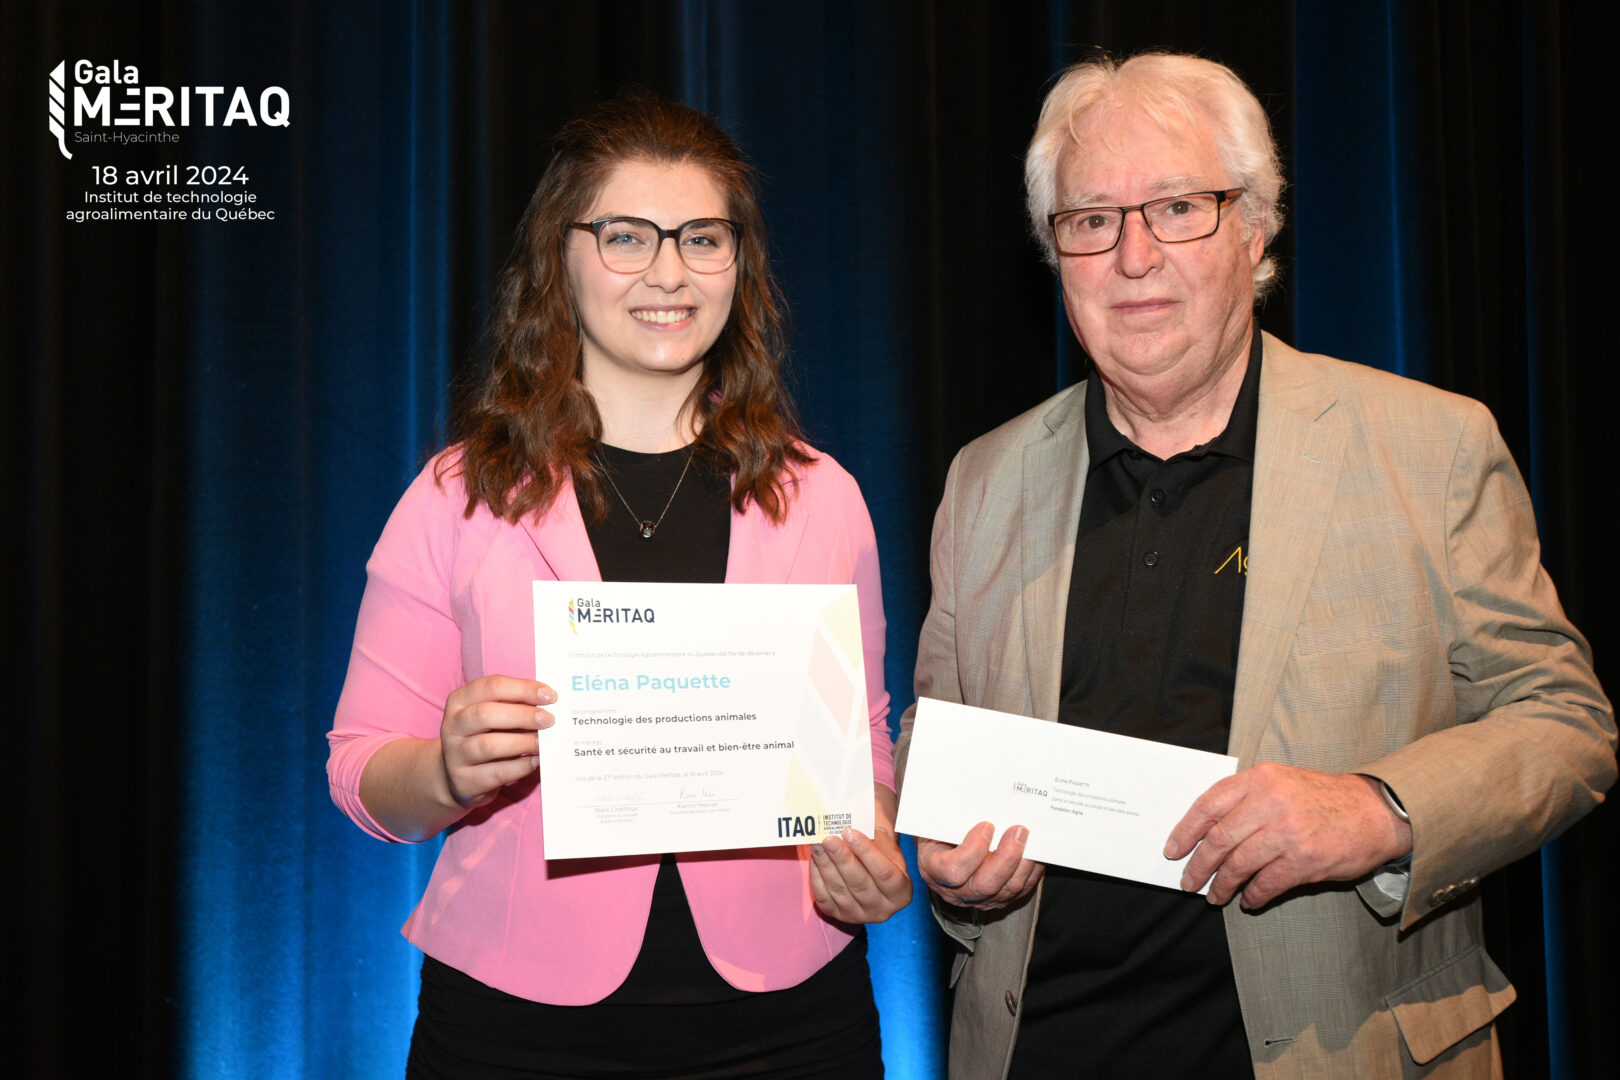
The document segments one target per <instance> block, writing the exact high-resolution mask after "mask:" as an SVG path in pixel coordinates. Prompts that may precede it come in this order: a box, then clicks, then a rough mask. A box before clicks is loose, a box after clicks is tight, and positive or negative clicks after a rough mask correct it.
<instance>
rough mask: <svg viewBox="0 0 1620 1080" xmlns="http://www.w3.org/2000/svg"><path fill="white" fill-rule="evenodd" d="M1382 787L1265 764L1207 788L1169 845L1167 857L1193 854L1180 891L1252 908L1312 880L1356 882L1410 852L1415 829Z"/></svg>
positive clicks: (1355, 777) (1375, 782) (1353, 776)
mask: <svg viewBox="0 0 1620 1080" xmlns="http://www.w3.org/2000/svg"><path fill="white" fill-rule="evenodd" d="M1379 783H1380V782H1379V781H1378V780H1375V779H1373V778H1372V777H1370V776H1360V775H1357V774H1353V773H1352V774H1345V775H1338V774H1334V773H1323V772H1316V771H1315V770H1313V769H1301V768H1297V767H1295V766H1292V765H1278V764H1275V763H1273V762H1262V763H1260V764H1258V765H1255V766H1253V767H1251V768H1248V769H1244V770H1243V771H1242V772H1240V773H1237V774H1236V775H1234V776H1229V777H1227V778H1226V779H1224V780H1221V781H1219V782H1218V783H1216V784H1214V785H1213V786H1211V787H1210V789H1209V790H1208V791H1206V792H1204V793H1203V794H1202V795H1200V796H1199V797H1198V800H1197V801H1196V802H1194V803H1193V804H1192V808H1191V809H1190V810H1188V811H1187V813H1186V816H1184V817H1183V818H1182V819H1181V821H1180V822H1179V823H1178V824H1177V825H1176V827H1175V829H1174V830H1172V831H1171V833H1170V841H1169V843H1167V844H1165V847H1164V855H1165V858H1167V859H1179V858H1181V857H1182V856H1184V855H1186V854H1187V852H1189V851H1193V848H1194V847H1195V846H1196V847H1197V850H1196V851H1193V856H1192V858H1191V859H1188V860H1187V866H1186V868H1185V870H1184V871H1183V872H1182V875H1181V887H1182V888H1183V889H1186V890H1187V891H1188V892H1197V891H1198V890H1199V889H1201V888H1203V885H1204V882H1206V881H1210V878H1211V876H1213V878H1214V880H1213V881H1212V882H1211V884H1210V887H1209V902H1210V903H1212V904H1225V903H1226V902H1227V901H1229V900H1231V899H1232V898H1233V897H1234V896H1236V895H1237V894H1238V893H1239V892H1240V891H1241V892H1242V894H1243V898H1242V903H1243V906H1244V907H1246V908H1251V909H1252V908H1258V907H1262V906H1264V905H1265V904H1268V903H1270V902H1271V901H1272V900H1274V899H1276V898H1277V897H1278V896H1281V895H1282V894H1283V893H1285V892H1287V891H1288V890H1289V889H1293V888H1297V887H1298V886H1300V885H1308V884H1310V883H1312V882H1316V881H1356V880H1358V879H1360V878H1361V877H1363V876H1365V875H1366V874H1367V873H1368V872H1369V871H1371V870H1374V869H1376V868H1377V867H1380V866H1383V865H1384V864H1385V863H1388V862H1391V861H1392V860H1395V859H1399V858H1401V857H1403V856H1405V855H1406V854H1408V853H1409V852H1411V850H1412V826H1411V825H1409V824H1408V823H1407V822H1405V821H1402V820H1401V819H1400V818H1399V817H1397V816H1396V814H1395V812H1394V810H1392V809H1391V808H1390V806H1389V804H1388V803H1387V802H1386V801H1385V799H1384V796H1383V792H1382V791H1380V790H1379Z"/></svg>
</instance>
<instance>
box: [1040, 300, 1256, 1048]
mask: <svg viewBox="0 0 1620 1080" xmlns="http://www.w3.org/2000/svg"><path fill="white" fill-rule="evenodd" d="M1252 336H1253V341H1252V344H1251V346H1250V350H1249V361H1248V369H1247V371H1246V372H1245V374H1244V377H1243V383H1242V386H1241V388H1240V389H1239V391H1238V397H1237V401H1236V403H1235V404H1234V406H1233V409H1232V415H1231V417H1230V419H1229V420H1228V422H1227V425H1226V429H1225V430H1224V431H1223V432H1221V434H1220V435H1218V436H1216V437H1215V438H1214V439H1212V440H1210V441H1209V442H1208V443H1205V444H1204V445H1202V446H1197V447H1194V448H1193V449H1191V450H1188V451H1186V452H1185V453H1181V454H1177V455H1175V456H1174V457H1172V458H1170V459H1169V460H1167V461H1161V460H1160V459H1159V458H1156V457H1154V456H1153V455H1152V454H1149V453H1147V452H1145V451H1143V450H1141V449H1139V448H1137V447H1136V446H1135V445H1134V444H1132V443H1131V442H1130V440H1129V439H1127V438H1126V437H1125V436H1124V435H1122V434H1120V432H1119V430H1118V429H1117V428H1115V427H1114V424H1113V422H1112V421H1111V420H1110V419H1109V418H1108V412H1107V407H1106V405H1107V400H1106V396H1105V395H1106V391H1105V389H1104V387H1103V385H1102V382H1101V380H1099V379H1095V378H1094V379H1092V380H1091V384H1090V386H1089V387H1088V389H1087V392H1086V404H1085V409H1086V444H1087V446H1088V448H1089V449H1090V453H1091V463H1090V467H1089V470H1088V472H1087V474H1086V489H1085V497H1084V499H1083V500H1082V501H1081V509H1080V531H1079V536H1078V539H1077V541H1076V543H1075V550H1074V571H1073V575H1072V577H1071V579H1070V585H1069V601H1068V607H1067V609H1066V613H1065V618H1064V632H1063V676H1062V678H1063V682H1062V698H1061V704H1060V707H1059V719H1060V720H1061V721H1062V722H1063V723H1065V724H1078V725H1081V726H1083V727H1089V728H1095V729H1097V730H1101V731H1112V732H1117V733H1119V734H1122V735H1132V736H1136V737H1138V738H1145V739H1154V740H1157V741H1159V742H1167V743H1174V744H1176V745H1178V746H1188V747H1192V748H1195V749H1198V750H1208V751H1212V752H1214V753H1225V752H1226V746H1227V736H1228V732H1229V730H1230V726H1231V714H1232V687H1233V683H1234V682H1235V680H1236V673H1237V656H1238V635H1239V631H1240V628H1241V625H1242V619H1243V588H1244V581H1245V573H1246V570H1247V564H1246V558H1247V548H1248V539H1249V504H1250V496H1251V493H1252V491H1253V486H1254V442H1255V426H1256V419H1257V417H1258V413H1259V397H1260V352H1261V348H1260V334H1259V330H1258V329H1256V330H1255V331H1254V332H1253V335H1252ZM1021 1011H1022V1014H1023V1016H1022V1021H1021V1026H1020V1031H1019V1036H1018V1045H1017V1048H1016V1050H1015V1051H1014V1056H1013V1069H1012V1076H1013V1077H1015V1078H1029V1080H1033V1078H1043V1080H1044V1078H1047V1077H1087V1078H1101V1077H1143V1076H1152V1077H1156V1078H1175V1077H1187V1078H1193V1077H1197V1078H1199V1080H1205V1078H1211V1077H1214V1078H1225V1077H1250V1076H1252V1075H1253V1071H1252V1066H1251V1064H1250V1061H1249V1051H1248V1043H1247V1041H1246V1040H1245V1038H1244V1034H1243V1018H1242V1014H1241V1012H1240V1011H1239V1008H1238V1000H1237V990H1236V987H1235V986H1234V985H1233V982H1232V965H1231V959H1230V956H1229V954H1228V952H1227V948H1226V932H1225V928H1224V926H1223V924H1222V915H1221V911H1220V909H1218V908H1215V907H1212V906H1210V905H1209V903H1208V902H1207V901H1205V900H1204V898H1203V897H1201V896H1194V895H1189V894H1186V893H1182V892H1180V891H1178V890H1172V889H1162V888H1157V887H1155V886H1152V885H1141V884H1137V883H1135V882H1130V881H1123V880H1120V879H1117V878H1110V877H1103V876H1100V875H1096V874H1088V873H1085V872H1083V871H1078V870H1069V869H1066V868H1063V867H1056V866H1049V867H1047V869H1046V886H1045V891H1044V893H1043V896H1042V901H1041V911H1040V920H1039V923H1038V924H1037V929H1036V934H1035V951H1034V955H1033V957H1032V958H1031V960H1030V965H1029V983H1028V986H1027V987H1026V989H1025V992H1024V999H1023V1003H1022V1009H1021Z"/></svg>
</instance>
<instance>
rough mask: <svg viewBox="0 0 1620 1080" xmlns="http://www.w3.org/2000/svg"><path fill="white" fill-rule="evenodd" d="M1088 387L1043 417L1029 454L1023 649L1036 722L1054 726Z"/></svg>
mask: <svg viewBox="0 0 1620 1080" xmlns="http://www.w3.org/2000/svg"><path fill="white" fill-rule="evenodd" d="M1085 401H1086V387H1085V385H1084V384H1082V385H1081V386H1079V387H1077V388H1076V389H1075V392H1074V393H1073V394H1068V395H1065V396H1064V397H1063V398H1062V399H1061V400H1060V401H1058V403H1057V404H1056V405H1054V406H1053V407H1052V409H1051V410H1049V411H1048V412H1047V414H1046V415H1045V416H1043V417H1042V418H1041V420H1042V422H1043V423H1044V424H1045V425H1046V430H1047V434H1046V437H1044V438H1039V439H1036V440H1035V441H1033V442H1031V443H1030V444H1029V445H1028V446H1026V447H1024V490H1023V520H1022V521H1021V522H1020V523H1019V525H1020V532H1019V536H1020V542H1021V544H1022V548H1023V574H1024V595H1023V600H1024V604H1023V606H1024V648H1025V650H1026V657H1025V663H1026V666H1027V669H1028V672H1029V693H1030V700H1031V702H1032V703H1033V705H1034V707H1035V716H1036V717H1037V718H1039V719H1041V720H1056V719H1057V715H1058V696H1059V693H1060V691H1061V686H1060V684H1061V682H1062V678H1063V626H1064V612H1065V610H1066V609H1067V607H1068V603H1069V575H1070V572H1071V571H1072V570H1073V569H1074V541H1075V536H1076V535H1077V534H1078V533H1079V531H1080V499H1081V496H1082V495H1083V494H1084V493H1085V488H1086V468H1087V465H1088V463H1089V461H1090V457H1091V455H1090V452H1089V450H1088V449H1087V446H1086V430H1085V428H1086V425H1085V415H1086V413H1085Z"/></svg>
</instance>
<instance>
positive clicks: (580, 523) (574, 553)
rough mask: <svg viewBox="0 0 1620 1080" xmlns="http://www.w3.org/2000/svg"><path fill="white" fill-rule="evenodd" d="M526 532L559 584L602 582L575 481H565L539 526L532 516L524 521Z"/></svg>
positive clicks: (542, 516) (541, 559) (541, 518)
mask: <svg viewBox="0 0 1620 1080" xmlns="http://www.w3.org/2000/svg"><path fill="white" fill-rule="evenodd" d="M523 531H524V532H526V533H528V534H529V539H530V540H531V541H533V542H534V547H535V550H536V551H538V552H539V553H540V561H541V562H543V563H545V565H546V568H547V569H548V570H550V571H551V575H552V577H553V578H554V579H556V580H557V581H601V580H602V571H601V570H599V569H597V566H596V554H595V553H594V552H593V551H592V550H591V538H590V536H589V535H588V534H587V533H586V532H585V518H584V517H583V516H582V515H581V514H580V510H579V499H578V498H577V497H576V496H575V494H574V482H573V481H572V480H564V481H563V486H562V490H560V491H558V492H557V497H556V498H555V499H554V500H552V503H551V506H550V507H549V508H548V509H547V510H546V512H545V513H544V514H543V515H541V517H540V520H539V521H538V522H537V521H535V520H534V518H533V517H532V516H531V517H526V518H524V519H523Z"/></svg>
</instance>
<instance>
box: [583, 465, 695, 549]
mask: <svg viewBox="0 0 1620 1080" xmlns="http://www.w3.org/2000/svg"><path fill="white" fill-rule="evenodd" d="M695 453H697V445H696V444H695V443H694V444H693V446H692V449H691V450H689V451H687V454H686V467H685V468H683V469H682V470H681V476H680V479H679V480H676V481H675V490H674V491H671V492H670V493H669V500H668V501H667V502H665V503H664V509H663V512H662V513H660V514H659V515H658V520H657V521H653V520H652V519H651V518H644V517H642V516H641V515H640V514H637V513H636V512H635V511H634V510H631V509H630V500H628V499H626V498H625V497H624V492H622V491H620V490H619V485H618V484H615V483H614V482H613V474H612V473H610V472H608V467H607V463H606V462H604V461H603V460H602V456H601V455H600V454H593V455H591V456H592V457H594V458H596V464H597V465H599V466H600V467H601V469H602V477H603V479H605V480H606V481H607V482H608V487H610V488H612V489H613V494H615V495H617V496H618V497H619V501H620V502H622V503H624V508H625V509H626V510H629V511H630V520H631V521H636V522H640V524H638V525H637V526H636V531H637V532H638V533H640V534H641V538H642V539H643V540H651V539H652V538H653V533H655V532H657V531H658V526H660V525H662V524H663V523H664V515H665V514H667V513H669V508H670V507H671V506H673V505H674V504H675V494H676V492H678V491H680V490H681V484H682V482H683V481H685V480H686V474H687V472H688V470H690V469H691V468H692V455H693V454H695Z"/></svg>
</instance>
